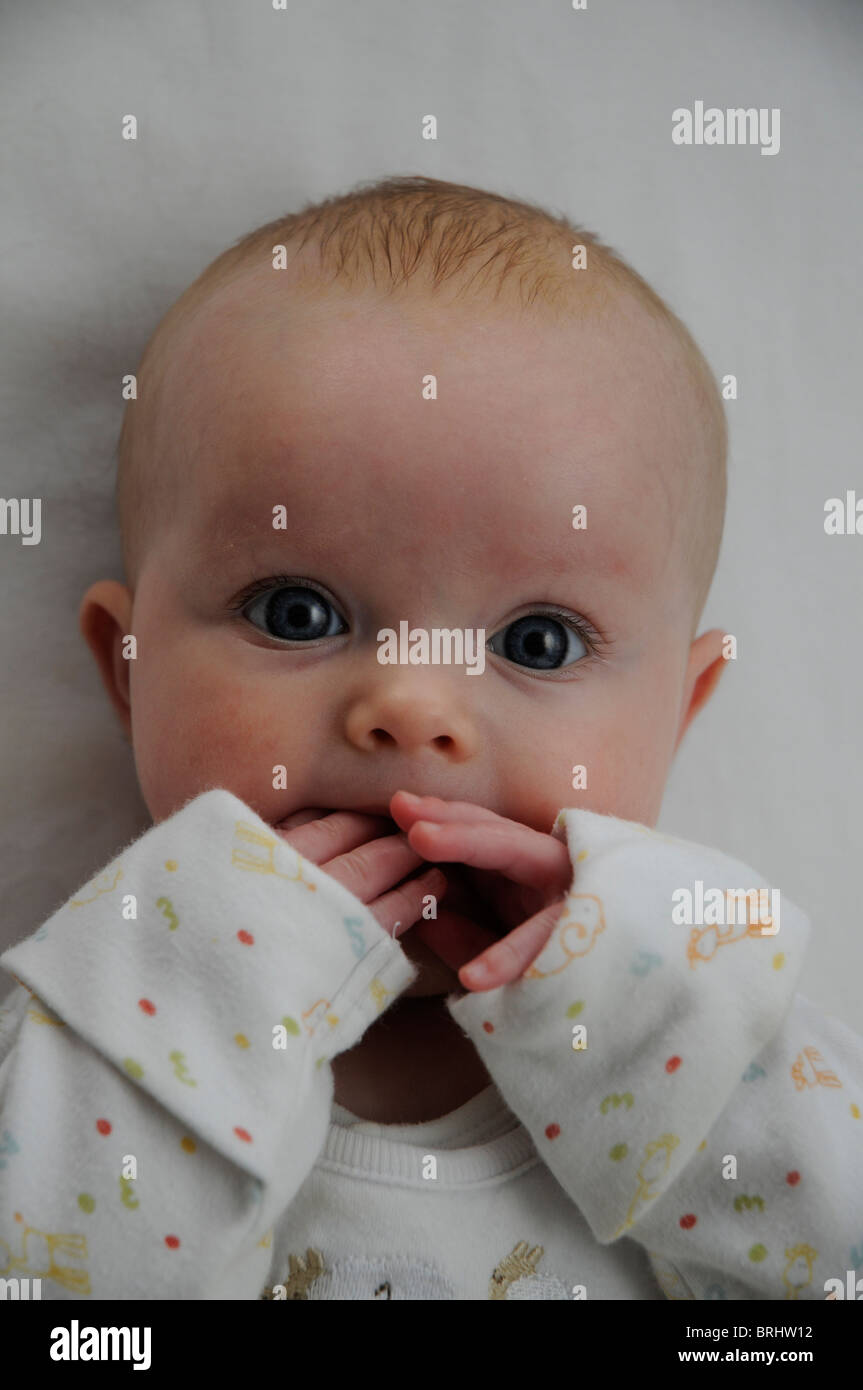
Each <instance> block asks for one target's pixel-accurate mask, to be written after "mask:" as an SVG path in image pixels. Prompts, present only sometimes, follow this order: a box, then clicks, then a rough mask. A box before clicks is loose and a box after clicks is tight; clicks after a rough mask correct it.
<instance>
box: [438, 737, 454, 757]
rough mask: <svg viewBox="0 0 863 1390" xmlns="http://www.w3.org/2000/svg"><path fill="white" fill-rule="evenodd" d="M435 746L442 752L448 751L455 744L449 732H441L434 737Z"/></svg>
mask: <svg viewBox="0 0 863 1390" xmlns="http://www.w3.org/2000/svg"><path fill="white" fill-rule="evenodd" d="M434 746H435V748H439V749H440V750H441V752H442V753H448V752H449V750H450V749H451V748H452V746H453V741H452V739H451V738H450V736H449V734H440V735H439V736H438V737H437V738H436V739H434Z"/></svg>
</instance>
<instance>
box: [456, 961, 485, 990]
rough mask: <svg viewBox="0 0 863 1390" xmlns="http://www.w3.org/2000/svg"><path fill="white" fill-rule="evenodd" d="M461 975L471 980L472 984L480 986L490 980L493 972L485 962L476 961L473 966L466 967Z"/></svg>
mask: <svg viewBox="0 0 863 1390" xmlns="http://www.w3.org/2000/svg"><path fill="white" fill-rule="evenodd" d="M461 973H462V975H463V976H464V977H465V978H466V979H468V980H470V981H471V983H472V984H477V985H478V984H482V981H483V980H487V979H488V977H489V975H490V974H491V971H490V970H489V968H488V966H487V965H486V964H485V962H484V961H481V960H478V961H474V962H473V963H472V964H471V965H466V966H465V968H464V970H463V971H462V972H461Z"/></svg>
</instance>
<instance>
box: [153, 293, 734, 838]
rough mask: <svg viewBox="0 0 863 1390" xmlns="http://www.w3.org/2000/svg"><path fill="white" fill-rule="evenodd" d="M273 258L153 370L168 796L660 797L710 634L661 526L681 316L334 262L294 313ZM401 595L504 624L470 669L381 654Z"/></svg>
mask: <svg viewBox="0 0 863 1390" xmlns="http://www.w3.org/2000/svg"><path fill="white" fill-rule="evenodd" d="M272 274H273V273H272V272H270V278H269V279H267V278H266V277H265V278H263V279H262V280H261V281H260V282H258V281H256V279H255V277H254V276H252V277H249V278H247V279H246V280H245V281H244V283H243V286H242V288H238V287H234V288H232V289H231V290H229V291H227V292H224V291H223V292H221V293H220V295H219V296H218V298H217V299H215V300H214V301H212V302H211V303H210V304H208V305H207V307H206V309H205V311H204V317H203V318H202V320H201V321H200V322H199V323H197V324H194V325H192V326H191V328H190V329H189V335H188V338H187V340H186V341H184V342H183V343H182V345H181V349H180V350H178V352H177V357H176V360H174V359H172V365H171V368H170V371H169V374H168V381H167V384H166V387H165V395H164V397H163V401H162V407H161V413H160V418H159V425H158V433H159V441H158V448H159V450H160V455H161V459H162V466H165V467H169V468H176V469H177V470H178V474H179V477H180V484H179V495H178V497H177V499H176V503H175V504H172V506H171V507H170V508H169V509H166V512H165V514H164V515H163V517H162V520H161V523H160V525H159V527H158V528H157V530H156V531H155V533H154V534H153V535H152V536H151V537H150V541H149V545H148V549H147V551H146V555H145V558H144V560H143V564H142V569H141V572H140V575H139V581H138V584H137V586H136V591H135V594H134V606H133V611H132V617H131V629H130V630H131V631H133V632H134V634H135V635H136V637H137V659H136V660H135V661H134V662H132V663H130V682H131V685H130V695H131V721H132V724H131V727H132V737H133V742H134V750H135V758H136V764H137V769H138V775H139V778H140V783H141V788H142V791H143V795H144V797H145V800H146V802H147V805H148V807H149V809H150V812H151V814H152V816H153V818H154V820H155V821H159V820H162V819H164V818H165V817H167V816H169V815H170V814H171V813H172V812H173V811H175V810H176V809H178V808H179V807H180V806H181V805H182V804H183V803H185V802H186V801H187V800H188V799H190V798H191V797H193V796H195V795H197V794H198V793H199V792H201V791H202V790H204V789H206V788H208V787H212V786H219V787H226V788H228V789H229V790H230V791H232V792H234V793H235V794H236V795H237V796H238V797H240V798H241V799H242V800H243V801H244V802H246V803H247V804H248V805H249V806H251V807H252V808H253V809H254V810H255V811H256V812H257V813H258V814H259V815H260V816H261V817H262V818H263V819H264V820H265V821H267V822H269V823H270V824H272V825H274V826H275V825H276V824H278V823H279V822H280V821H281V820H283V819H284V818H285V817H287V816H288V815H290V814H291V813H293V812H294V811H296V810H299V809H302V808H306V807H320V808H325V809H327V810H329V809H339V808H352V809H358V810H369V811H372V810H373V811H379V812H382V813H386V811H387V808H388V803H389V799H390V797H391V795H392V793H393V792H394V791H396V790H397V789H399V788H404V789H405V790H408V791H411V792H414V793H417V794H431V795H435V796H441V797H445V798H453V799H457V800H466V801H471V802H476V803H478V804H480V805H482V806H485V807H488V808H489V809H491V810H492V811H495V812H497V813H498V814H500V815H502V816H505V817H508V818H511V819H513V820H516V821H521V822H523V823H524V824H526V825H529V826H533V827H534V828H536V829H538V830H542V831H548V830H550V829H551V826H552V823H553V821H554V818H555V815H556V813H557V812H558V810H559V809H560V808H561V807H564V806H580V807H586V808H588V809H591V810H594V811H601V812H607V813H611V814H614V815H616V816H619V817H622V818H624V819H628V820H636V821H641V822H643V823H646V824H652V823H653V822H654V821H655V819H656V816H657V814H658V812H659V808H660V803H661V799H662V794H663V788H664V784H665V780H666V775H667V772H668V769H669V766H670V763H671V760H672V757H673V754H674V750H675V748H676V745H677V743H678V741H679V738H680V737H681V736H682V732H683V728H684V727H685V723H686V717H687V712H688V711H689V710H690V706H691V705H692V695H693V689H694V688H695V687H696V681H697V677H698V676H699V674H700V673H701V672H702V671H703V670H704V668H705V667H708V666H710V665H711V663H712V662H713V659H714V658H715V657H718V654H719V648H718V645H716V642H718V635H714V634H711V635H710V636H711V639H712V641H713V645H711V647H710V652H709V653H708V652H707V651H706V649H705V647H704V645H703V644H704V642H705V639H704V638H702V639H700V641H701V644H702V646H701V648H700V649H699V646H698V644H697V643H696V644H695V645H694V646H693V647H691V645H690V624H691V616H692V615H691V603H690V601H691V579H690V577H689V576H688V575H686V574H684V572H683V570H682V567H681V564H680V560H679V558H678V553H677V547H676V544H674V543H672V533H673V532H674V530H675V524H676V520H678V519H679V512H680V506H681V502H682V497H683V491H684V488H685V486H686V476H685V471H684V469H683V468H682V467H681V459H682V457H683V456H684V453H683V451H684V450H685V449H686V448H687V447H689V446H688V440H687V430H688V429H689V428H690V426H689V424H688V423H686V422H683V423H681V422H680V420H679V419H678V418H677V416H675V414H674V412H672V411H670V410H668V409H667V407H666V406H665V404H664V401H665V398H664V393H663V390H662V388H661V387H660V386H658V384H657V382H658V378H659V372H660V368H659V366H658V355H659V354H660V353H661V352H662V351H663V343H664V339H663V338H662V337H661V336H660V335H659V333H658V332H657V331H656V330H654V329H653V328H652V327H651V325H650V323H649V321H647V320H646V319H645V318H643V316H642V315H641V313H640V311H638V310H634V309H629V310H626V309H625V310H624V311H623V314H624V317H621V318H618V319H616V321H615V323H614V324H613V326H611V327H608V326H603V327H597V326H596V325H595V324H593V325H592V324H579V323H578V322H573V323H572V324H571V325H567V326H566V327H565V328H561V327H560V326H557V325H556V324H555V323H554V322H553V321H552V320H551V319H547V318H546V317H545V316H544V315H543V314H542V313H539V312H538V313H537V314H536V315H535V316H534V315H532V316H531V317H530V318H525V319H524V321H519V319H518V317H517V316H516V315H515V313H514V312H512V311H507V310H505V309H503V308H502V307H495V306H488V307H473V308H471V309H470V310H468V309H466V308H464V307H462V308H454V307H453V308H443V307H441V306H436V305H435V304H434V303H432V304H429V302H428V301H427V300H425V299H421V298H419V297H415V296H411V297H410V298H404V299H401V300H397V299H383V298H381V297H378V296H375V295H373V294H372V293H368V294H365V293H364V294H356V293H354V294H346V293H344V292H339V293H334V292H332V291H330V292H328V293H326V294H325V295H323V297H322V298H321V299H320V300H319V301H316V302H312V301H308V302H307V301H306V300H305V299H303V300H302V301H298V302H297V303H296V304H293V303H292V307H291V308H290V310H289V311H284V312H282V313H281V314H280V315H277V314H275V313H273V312H272V310H271V308H270V304H271V300H272V296H273V291H272ZM429 374H433V375H434V376H435V377H436V380H437V399H424V398H423V383H424V379H425V378H427V376H428V375H429ZM693 437H694V436H693ZM576 506H583V507H584V508H586V516H587V525H586V529H574V527H573V508H574V507H576ZM279 507H284V509H285V514H286V525H285V527H284V529H277V528H275V527H274V525H273V520H274V508H279ZM252 588H254V589H256V590H257V592H256V593H254V594H252V593H251V590H252ZM288 589H291V590H293V591H294V593H293V594H292V595H290V596H288V595H287V593H286V591H287V590H288ZM279 590H281V591H282V592H281V595H280V596H279V595H278V591H279ZM274 594H275V595H277V596H276V597H275V598H272V597H270V596H272V595H274ZM268 600H269V601H268ZM244 613H245V616H244ZM526 619H530V621H525V620H526ZM401 623H407V624H408V627H409V630H413V629H425V630H427V631H428V632H429V634H430V635H431V633H432V631H433V629H435V628H439V629H441V628H446V629H450V630H452V629H461V630H462V631H466V630H470V632H471V633H472V634H473V633H475V632H476V630H477V629H482V630H483V631H484V633H485V641H486V642H491V644H492V648H493V650H489V651H486V652H485V669H484V670H483V671H482V673H481V674H479V673H474V674H469V673H468V668H467V666H466V665H444V664H438V665H435V664H417V665H414V664H381V662H380V661H379V660H378V652H379V648H380V646H381V642H380V641H379V637H378V634H379V633H380V632H381V630H382V629H394V630H395V632H396V633H398V632H399V630H400V629H399V625H400V624H401ZM702 684H703V682H702ZM695 703H696V704H697V698H696V701H695ZM693 707H694V706H693ZM281 767H283V768H285V769H286V779H287V785H286V787H285V788H284V789H282V788H281V786H280V785H279V781H278V776H277V771H278V769H279V768H281ZM575 767H583V768H585V769H586V789H578V790H575V789H574V788H573V769H574V768H575ZM274 781H275V785H274Z"/></svg>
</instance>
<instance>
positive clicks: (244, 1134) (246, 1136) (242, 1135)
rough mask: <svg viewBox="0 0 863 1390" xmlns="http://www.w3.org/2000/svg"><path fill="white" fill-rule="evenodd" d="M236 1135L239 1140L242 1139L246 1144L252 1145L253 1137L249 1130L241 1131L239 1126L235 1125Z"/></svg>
mask: <svg viewBox="0 0 863 1390" xmlns="http://www.w3.org/2000/svg"><path fill="white" fill-rule="evenodd" d="M234 1133H235V1134H236V1136H237V1138H238V1139H242V1140H243V1142H244V1143H246V1144H251V1142H252V1136H251V1134H250V1133H249V1131H248V1130H247V1129H240V1127H239V1125H234Z"/></svg>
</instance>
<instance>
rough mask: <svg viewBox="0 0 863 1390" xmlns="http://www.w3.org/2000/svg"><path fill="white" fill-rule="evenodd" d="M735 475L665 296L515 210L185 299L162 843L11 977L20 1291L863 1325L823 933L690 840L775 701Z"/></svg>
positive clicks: (350, 228) (160, 740) (169, 462)
mask: <svg viewBox="0 0 863 1390" xmlns="http://www.w3.org/2000/svg"><path fill="white" fill-rule="evenodd" d="M725 453H726V431H725V422H724V416H723V409H722V403H721V399H720V397H719V394H718V392H717V390H716V387H715V385H714V383H713V380H712V377H711V374H710V371H709V369H708V367H707V364H706V363H705V361H704V359H703V357H702V356H701V354H700V352H699V351H698V348H697V347H696V345H695V343H694V342H693V340H692V338H691V337H690V335H689V334H688V332H687V330H686V329H685V328H684V326H683V324H682V323H681V322H680V321H679V320H678V319H677V318H676V317H675V316H674V315H673V314H671V312H670V311H669V310H668V309H667V307H666V306H665V305H664V304H663V303H662V301H661V300H659V298H658V297H657V296H656V295H655V294H654V293H653V292H652V291H651V290H650V288H649V287H648V286H647V285H646V283H645V282H644V281H643V280H642V279H641V278H640V277H639V276H637V275H636V274H635V273H634V272H633V271H632V270H631V269H630V268H629V267H627V266H626V265H625V264H624V263H623V262H622V261H621V260H620V258H619V257H617V256H616V255H615V253H614V252H612V251H611V250H610V249H609V248H607V247H605V246H603V245H602V244H601V243H600V242H599V241H598V240H597V239H596V238H595V237H594V236H592V235H591V234H589V233H587V232H585V231H583V230H581V229H578V228H575V227H573V226H571V225H570V224H569V223H567V222H566V221H565V220H564V219H562V218H555V217H552V216H550V215H549V214H548V213H546V212H544V211H542V210H541V209H539V208H535V207H532V206H528V205H525V204H521V203H516V202H512V201H511V200H509V199H505V198H501V197H498V196H496V195H493V194H490V193H486V192H483V191H481V190H477V189H471V188H465V187H461V186H456V185H452V184H446V183H441V182H439V181H436V180H433V179H425V178H410V179H393V180H388V181H386V182H383V183H381V184H377V185H375V186H373V187H371V188H366V189H363V190H361V191H359V192H355V193H353V194H350V195H347V196H346V197H344V198H339V199H333V200H330V201H328V202H325V203H323V204H320V205H317V206H313V207H309V208H307V209H306V210H304V211H303V212H301V213H299V214H297V215H295V216H293V217H288V218H286V219H282V220H280V221H278V222H275V223H272V224H270V225H269V226H266V227H263V228H260V229H258V230H257V231H256V232H253V233H251V234H250V235H249V236H248V237H246V238H244V239H243V240H242V241H241V242H240V243H239V244H238V245H237V246H236V247H234V248H232V249H231V250H229V251H227V252H226V253H225V254H224V255H222V256H221V257H219V258H218V260H217V261H215V262H214V263H213V265H212V266H210V267H209V268H208V269H207V270H206V271H205V272H204V274H203V275H202V276H201V277H200V278H199V279H198V280H197V281H195V283H194V284H193V285H192V286H191V287H190V288H189V289H188V290H187V291H186V293H185V294H184V295H183V296H182V297H181V298H180V299H179V300H178V302H177V303H176V304H175V305H174V306H173V308H172V309H171V310H170V311H169V313H168V314H167V316H166V317H165V319H164V320H163V321H162V323H161V324H160V326H159V328H158V329H157V332H156V334H155V335H154V337H153V339H152V340H151V342H150V343H149V345H148V347H147V350H146V352H145V355H144V358H143V361H142V363H141V367H140V369H139V372H138V376H137V396H136V398H135V399H133V400H132V401H131V402H130V404H129V406H128V408H127V412H126V417H125V420H124V425H123V432H122V435H121V439H120V448H119V460H120V468H119V476H118V500H119V509H120V519H121V525H122V533H123V544H124V559H125V568H126V577H127V584H126V585H123V584H120V583H119V582H116V581H114V580H103V581H100V582H99V583H97V584H95V585H94V586H93V587H92V588H91V589H90V590H89V592H88V593H87V595H86V596H85V599H84V602H83V606H82V613H81V623H82V630H83V632H84V634H85V636H86V639H87V641H88V643H89V645H90V647H91V649H92V651H93V654H94V656H95V658H96V660H97V662H98V664H99V668H100V671H101V675H102V678H103V681H104V683H105V686H106V689H107V691H108V694H109V696H110V699H111V701H112V703H113V705H114V708H115V710H116V711H117V713H118V715H119V718H120V719H121V720H122V723H123V726H124V728H125V730H126V732H127V735H128V737H129V739H130V741H131V743H132V746H133V749H134V757H135V765H136V769H137V775H138V779H139V782H140V786H141V789H142V792H143V795H144V798H145V800H146V803H147V806H148V808H149V811H150V813H151V815H152V818H153V822H154V825H153V827H152V828H151V829H150V830H148V831H147V832H146V834H144V835H143V836H142V837H141V838H140V839H139V840H138V841H136V842H135V843H134V844H132V845H130V846H128V847H127V848H126V850H125V851H124V852H123V853H122V854H121V855H120V856H119V857H118V859H117V860H115V861H114V862H113V863H112V864H111V865H110V866H109V867H108V869H107V870H105V871H104V873H102V874H100V875H99V876H97V878H96V879H94V880H93V881H92V882H91V883H90V884H88V885H87V887H86V888H84V889H82V890H81V891H80V892H79V893H77V894H76V895H75V897H74V898H72V899H70V901H69V903H67V904H66V905H65V906H64V907H63V908H61V909H60V911H59V912H58V913H56V914H55V917H54V918H52V919H51V921H50V922H49V923H47V924H46V926H44V927H42V928H40V930H39V931H38V932H37V933H35V934H34V935H33V936H32V937H30V938H29V939H27V940H25V941H23V942H21V943H19V944H18V945H17V946H15V947H13V948H12V949H11V950H10V951H7V952H6V954H5V955H4V956H3V957H2V963H3V965H4V966H5V967H6V968H7V969H10V970H11V971H13V972H14V975H15V978H16V980H17V981H19V987H18V989H17V990H16V991H15V993H14V994H13V995H12V996H10V998H9V1000H7V1002H6V1008H5V1010H3V1011H0V1061H2V1059H3V1058H4V1057H5V1058H6V1059H7V1060H6V1061H5V1064H3V1065H2V1067H0V1105H2V1115H0V1132H3V1131H4V1130H5V1131H6V1132H7V1133H8V1134H9V1135H10V1136H11V1137H12V1142H13V1146H14V1147H13V1150H12V1152H11V1156H10V1157H9V1158H8V1160H7V1162H6V1164H5V1166H4V1165H0V1167H3V1171H2V1172H0V1274H6V1275H7V1276H19V1277H30V1278H41V1279H42V1280H43V1281H44V1289H43V1297H55V1298H64V1297H65V1298H69V1297H72V1298H82V1297H89V1298H106V1297H121V1298H134V1297H145V1298H173V1299H201V1298H208V1299H209V1298H234V1299H254V1298H259V1297H265V1298H276V1299H278V1298H291V1299H365V1298H393V1299H486V1298H492V1299H505V1298H508V1299H547V1298H549V1299H570V1298H577V1299H580V1298H588V1299H602V1298H613V1299H653V1298H662V1297H663V1296H666V1297H668V1298H674V1299H710V1298H717V1299H722V1298H766V1299H782V1298H792V1299H797V1298H810V1299H812V1298H824V1297H825V1291H827V1292H829V1291H830V1287H831V1284H830V1281H831V1280H836V1279H839V1280H841V1281H842V1286H843V1287H844V1284H845V1275H846V1270H847V1269H848V1268H851V1269H853V1268H854V1267H855V1266H856V1264H857V1263H858V1262H859V1261H858V1260H856V1259H854V1258H852V1257H853V1256H854V1255H855V1253H856V1254H858V1255H859V1250H857V1251H856V1252H855V1250H854V1249H853V1248H852V1247H854V1243H855V1241H860V1239H861V1238H863V1198H861V1193H860V1185H859V1180H858V1181H856V1182H855V1181H852V1179H853V1176H854V1174H855V1173H856V1174H858V1175H859V1172H860V1166H861V1154H863V1118H861V1111H863V1045H861V1042H860V1040H859V1039H858V1038H856V1037H855V1036H854V1035H853V1034H852V1033H851V1032H850V1031H849V1030H848V1029H846V1028H844V1027H843V1026H842V1025H841V1024H839V1023H837V1022H834V1021H832V1020H828V1019H825V1018H823V1017H821V1016H820V1015H819V1014H818V1012H817V1011H816V1010H815V1009H813V1008H812V1006H811V1005H809V1004H808V1003H807V1002H806V1001H805V1000H803V999H802V998H801V997H800V996H799V995H798V994H796V993H795V989H796V984H797V981H798V979H799V976H800V972H801V966H802V961H803V955H804V949H805V946H806V941H807V936H808V924H807V922H806V919H805V918H804V917H803V915H802V914H801V913H800V912H799V911H797V909H795V908H794V907H793V906H792V905H791V904H789V903H788V902H784V903H783V905H782V914H781V922H780V919H779V914H778V912H776V913H775V914H774V918H773V919H767V918H766V917H763V916H760V917H759V916H757V915H756V916H755V917H754V918H753V915H752V913H751V911H750V909H751V900H750V899H747V905H746V915H745V916H744V917H742V918H741V917H740V916H739V915H738V917H737V918H736V919H735V916H734V912H733V899H734V894H735V890H740V889H744V890H747V891H748V890H750V889H754V888H755V887H756V886H758V879H757V876H756V875H755V874H753V872H752V871H751V870H749V869H748V868H747V867H746V866H745V865H741V864H739V863H737V862H736V861H733V860H731V859H729V858H728V857H727V856H725V855H723V854H722V853H720V852H719V851H714V850H710V849H707V848H704V847H700V846H697V845H693V844H687V843H685V842H683V841H677V840H673V839H670V838H668V837H665V836H661V835H657V834H656V833H655V832H653V831H651V830H650V829H648V827H651V826H653V825H654V824H655V822H656V819H657V817H658V814H659V810H660V806H661V802H662V797H663V790H664V786H665V782H666V778H667V776H668V772H669V768H670V765H671V762H672V759H673V757H674V754H675V752H676V750H677V748H678V746H679V744H680V741H681V739H682V738H683V735H684V733H685V731H686V729H687V728H688V726H689V724H690V723H691V721H692V720H693V718H694V717H695V716H696V714H698V713H699V711H700V710H701V709H702V708H703V706H704V705H705V704H706V702H707V701H708V699H709V698H710V696H711V694H712V693H713V691H714V689H715V688H716V685H717V682H718V680H719V677H720V675H721V673H722V671H723V669H724V666H725V656H726V655H727V652H726V651H725V648H724V634H723V633H722V632H721V631H718V630H713V631H709V632H705V633H703V634H702V635H700V636H698V637H696V635H695V634H696V631H697V625H698V621H699V618H700V616H701V612H702V609H703V606H704V602H705V599H706V595H707V592H708V590H709V586H710V583H711V579H712V575H713V571H714V568H715V564H716V559H717V554H718V549H719V543H720V538H721V532H722V522H723V512H724V500H725ZM396 637H397V639H398V640H395V638H396ZM471 641H473V642H474V647H473V648H471V645H470V644H471ZM477 644H478V645H477ZM468 650H475V651H477V650H478V651H479V652H480V654H481V655H482V657H483V661H482V663H476V662H474V664H473V667H472V666H471V665H470V664H469V662H468V660H467V658H466V653H467V652H468ZM460 654H461V659H460ZM435 658H437V659H435ZM469 676H470V677H471V678H468V677H469ZM476 676H480V677H481V679H475V678H474V677H476ZM699 883H700V884H702V885H707V886H708V887H710V888H712V889H714V890H718V891H717V894H715V896H718V897H719V898H721V899H722V900H723V901H724V900H725V899H726V898H728V899H729V911H728V913H727V914H724V913H723V911H721V910H719V911H718V910H717V909H716V905H715V902H714V905H713V911H712V915H711V909H710V908H708V909H706V910H705V911H704V912H703V914H702V917H703V920H696V921H692V922H688V923H687V924H686V925H680V923H679V919H675V917H674V916H673V915H672V908H673V904H674V902H675V901H678V900H679V895H680V893H681V890H685V889H690V890H691V889H692V888H693V887H694V886H695V885H697V884H699ZM675 895H677V896H675ZM708 897H709V894H708ZM738 906H739V904H738ZM780 927H781V931H780ZM10 1058H11V1059H13V1060H11V1061H10V1060H9V1059H10ZM61 1090H62V1094H63V1097H64V1100H63V1103H62V1104H60V1102H59V1100H58V1099H57V1097H59V1095H60V1094H61ZM118 1188H119V1191H118ZM855 1188H856V1190H855ZM58 1232H63V1233H64V1234H57V1233H58Z"/></svg>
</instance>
